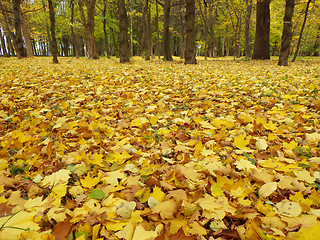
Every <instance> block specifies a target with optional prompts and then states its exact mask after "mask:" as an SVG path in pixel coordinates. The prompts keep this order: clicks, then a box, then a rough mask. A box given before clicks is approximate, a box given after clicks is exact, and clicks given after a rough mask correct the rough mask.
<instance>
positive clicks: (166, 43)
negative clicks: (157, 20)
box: [162, 0, 172, 61]
mask: <svg viewBox="0 0 320 240" xmlns="http://www.w3.org/2000/svg"><path fill="white" fill-rule="evenodd" d="M170 9H171V0H165V1H164V6H163V12H164V16H163V18H164V20H163V21H164V22H163V37H162V38H163V39H162V41H163V45H162V48H163V55H164V60H165V61H172V55H171V49H170V47H171V46H170V29H169V27H170Z"/></svg>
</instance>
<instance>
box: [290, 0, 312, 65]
mask: <svg viewBox="0 0 320 240" xmlns="http://www.w3.org/2000/svg"><path fill="white" fill-rule="evenodd" d="M310 3H311V0H308V2H307V6H306V11H305V13H304V19H303V23H302V26H301V30H300V35H299V39H298V43H297V48H296V51H295V53H294V56H293V59H292V62H294V61H296V59H297V57H298V53H299V48H300V44H301V39H302V33H303V29H304V26H305V25H306V22H307V17H308V11H309V6H310Z"/></svg>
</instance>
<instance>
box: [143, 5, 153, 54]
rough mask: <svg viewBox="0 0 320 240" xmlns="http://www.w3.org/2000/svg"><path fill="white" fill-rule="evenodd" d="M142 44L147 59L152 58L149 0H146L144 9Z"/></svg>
mask: <svg viewBox="0 0 320 240" xmlns="http://www.w3.org/2000/svg"><path fill="white" fill-rule="evenodd" d="M142 28H143V29H142V30H143V33H142V46H143V48H144V54H145V55H144V56H145V60H150V55H151V52H150V39H149V28H150V17H149V0H145V5H144V7H143V11H142Z"/></svg>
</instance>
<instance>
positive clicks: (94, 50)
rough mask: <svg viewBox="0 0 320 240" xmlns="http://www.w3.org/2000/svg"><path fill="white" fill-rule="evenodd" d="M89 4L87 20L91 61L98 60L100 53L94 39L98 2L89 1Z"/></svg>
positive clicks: (87, 2) (94, 0)
mask: <svg viewBox="0 0 320 240" xmlns="http://www.w3.org/2000/svg"><path fill="white" fill-rule="evenodd" d="M86 4H87V12H88V20H87V34H88V39H87V44H88V57H89V59H98V58H99V55H98V51H97V46H96V42H95V37H94V12H95V4H96V0H88V1H86Z"/></svg>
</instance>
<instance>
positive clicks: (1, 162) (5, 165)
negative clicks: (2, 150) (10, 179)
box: [0, 158, 9, 171]
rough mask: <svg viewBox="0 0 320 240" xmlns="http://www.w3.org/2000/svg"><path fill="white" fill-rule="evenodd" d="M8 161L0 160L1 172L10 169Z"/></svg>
mask: <svg viewBox="0 0 320 240" xmlns="http://www.w3.org/2000/svg"><path fill="white" fill-rule="evenodd" d="M8 166H9V165H8V160H6V159H4V158H0V171H2V170H4V169H7V168H8Z"/></svg>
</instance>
